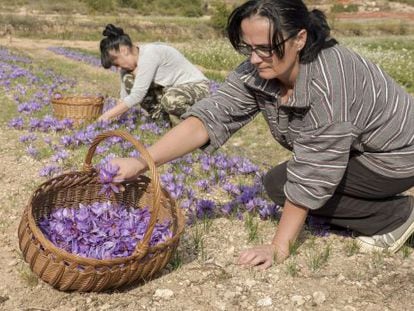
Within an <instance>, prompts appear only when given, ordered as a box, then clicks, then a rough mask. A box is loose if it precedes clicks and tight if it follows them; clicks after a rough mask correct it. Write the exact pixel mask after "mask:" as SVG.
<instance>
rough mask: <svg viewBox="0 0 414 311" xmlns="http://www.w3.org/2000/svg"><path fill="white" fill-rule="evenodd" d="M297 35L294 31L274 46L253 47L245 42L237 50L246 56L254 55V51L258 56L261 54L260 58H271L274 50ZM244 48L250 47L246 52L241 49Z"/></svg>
mask: <svg viewBox="0 0 414 311" xmlns="http://www.w3.org/2000/svg"><path fill="white" fill-rule="evenodd" d="M296 35H297V33H294V34H292V35H290V36H289V37H287V38H286V39H283V41H282V42H279V43H278V44H276V45H275V46H273V47H270V46H267V47H265V46H260V45H259V46H257V47H252V46H251V45H248V44H246V43H244V44H240V45H239V46H238V47H237V52H239V53H240V54H242V55H244V56H247V57H250V56H252V54H253V52H255V53H256V55H257V56H259V57H260V58H262V59H268V58H271V57H272V56H273V53H274V51H275V50H276V49H277V48H278V47H279V46H281V45H282V44H284V43H285V42H286V41H288V40H289V39H292V38H293V37H295V36H296ZM243 48H245V49H248V50H246V51H245V52H243V51H242V50H241V49H243ZM261 52H263V53H262V54H261Z"/></svg>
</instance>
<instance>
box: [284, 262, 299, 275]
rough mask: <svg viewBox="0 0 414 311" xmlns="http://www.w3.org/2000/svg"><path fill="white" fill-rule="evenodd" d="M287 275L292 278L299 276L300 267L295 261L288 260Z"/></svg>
mask: <svg viewBox="0 0 414 311" xmlns="http://www.w3.org/2000/svg"><path fill="white" fill-rule="evenodd" d="M286 273H287V274H288V275H290V276H292V277H295V276H297V275H298V274H299V266H298V264H297V262H296V261H295V260H294V259H288V260H287V262H286Z"/></svg>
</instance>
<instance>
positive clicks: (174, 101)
mask: <svg viewBox="0 0 414 311" xmlns="http://www.w3.org/2000/svg"><path fill="white" fill-rule="evenodd" d="M123 82H124V85H125V89H126V91H127V93H128V94H129V93H130V92H131V89H132V86H133V85H134V76H133V75H132V74H126V75H124V76H123ZM209 89H210V85H209V82H208V81H200V82H194V83H186V84H181V85H178V86H172V87H162V86H160V85H157V84H155V83H152V84H151V86H150V87H149V89H148V92H147V94H146V95H145V97H144V99H143V101H142V103H141V104H140V106H141V108H143V109H144V110H145V111H146V112H147V113H148V115H149V116H150V117H151V118H152V119H153V120H154V121H155V120H165V121H168V122H170V124H171V125H176V124H178V123H179V122H180V116H181V115H182V114H184V113H185V112H186V111H187V110H188V108H190V107H191V106H192V105H193V104H195V103H196V102H197V101H199V100H200V99H202V98H204V97H206V96H208V95H209Z"/></svg>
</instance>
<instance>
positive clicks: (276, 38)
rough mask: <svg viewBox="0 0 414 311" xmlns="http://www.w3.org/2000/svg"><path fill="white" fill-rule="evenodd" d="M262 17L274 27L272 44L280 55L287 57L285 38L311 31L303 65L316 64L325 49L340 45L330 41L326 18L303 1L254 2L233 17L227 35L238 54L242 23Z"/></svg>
mask: <svg viewBox="0 0 414 311" xmlns="http://www.w3.org/2000/svg"><path fill="white" fill-rule="evenodd" d="M254 15H259V16H263V17H265V18H267V19H268V20H269V22H270V25H271V30H272V31H273V33H270V38H269V42H271V44H272V46H273V48H274V51H275V53H276V55H277V56H278V57H279V58H283V56H284V55H285V49H284V44H280V43H281V42H283V40H284V38H287V37H290V36H294V35H295V34H297V33H298V32H299V31H300V30H302V29H305V30H306V31H307V40H306V44H305V46H304V48H303V49H302V50H301V52H300V54H299V60H300V62H301V63H309V62H311V61H313V60H314V59H315V58H316V57H317V55H318V54H319V52H320V51H321V50H322V49H326V48H328V47H331V46H334V45H335V44H337V43H338V42H337V41H336V40H335V39H334V38H331V37H330V28H329V25H328V23H327V21H326V17H325V14H324V13H323V12H322V11H319V10H312V11H311V12H309V11H308V8H307V7H306V5H305V4H304V3H303V1H302V0H250V1H248V2H246V3H244V4H242V5H241V6H239V7H237V8H236V9H235V10H234V11H233V12H232V13H231V14H230V16H229V19H228V22H227V34H228V37H229V40H230V43H231V45H232V46H233V47H234V48H235V49H236V50H237V49H238V47H239V45H240V43H241V40H242V33H241V23H242V21H243V20H244V19H245V18H248V17H250V16H254Z"/></svg>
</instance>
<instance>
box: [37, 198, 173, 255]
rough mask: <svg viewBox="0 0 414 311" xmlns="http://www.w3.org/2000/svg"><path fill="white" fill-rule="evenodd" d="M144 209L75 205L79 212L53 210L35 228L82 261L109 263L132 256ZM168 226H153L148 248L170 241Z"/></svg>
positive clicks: (143, 222) (145, 213)
mask: <svg viewBox="0 0 414 311" xmlns="http://www.w3.org/2000/svg"><path fill="white" fill-rule="evenodd" d="M150 217H151V215H150V212H149V209H148V208H147V207H144V208H138V209H131V208H128V207H126V206H123V205H115V204H112V203H110V202H95V203H92V204H90V205H83V204H79V208H56V209H54V210H53V212H52V213H51V214H49V215H48V216H47V217H42V218H41V219H40V220H39V223H38V225H39V228H40V229H41V230H42V232H43V233H44V234H45V236H46V237H47V238H48V239H49V240H50V241H51V242H52V243H53V244H54V245H56V246H57V247H59V248H61V249H63V250H66V251H67V252H69V253H72V254H76V255H79V256H82V257H88V258H96V259H111V258H117V257H126V256H130V255H132V254H133V253H134V250H135V247H136V245H137V243H138V242H140V241H141V240H142V239H143V237H144V234H145V233H146V231H147V228H148V224H149V220H150ZM170 226H171V224H170V222H169V221H165V222H163V223H157V224H156V225H155V228H154V231H153V233H152V236H151V240H150V246H155V245H157V244H159V243H162V242H165V241H166V240H168V239H169V238H171V237H172V232H171V230H170Z"/></svg>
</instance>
